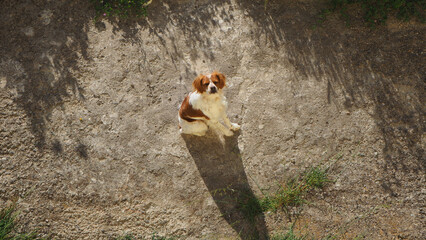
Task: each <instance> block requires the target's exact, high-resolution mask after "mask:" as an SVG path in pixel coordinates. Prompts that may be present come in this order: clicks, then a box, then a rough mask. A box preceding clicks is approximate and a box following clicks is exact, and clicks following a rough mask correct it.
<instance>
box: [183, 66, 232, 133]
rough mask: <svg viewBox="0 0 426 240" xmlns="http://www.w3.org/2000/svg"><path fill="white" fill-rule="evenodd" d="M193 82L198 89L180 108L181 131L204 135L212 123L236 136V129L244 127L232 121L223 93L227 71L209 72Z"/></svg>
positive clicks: (215, 127) (214, 126)
mask: <svg viewBox="0 0 426 240" xmlns="http://www.w3.org/2000/svg"><path fill="white" fill-rule="evenodd" d="M192 86H193V88H194V90H193V91H192V92H191V93H189V94H188V95H187V96H186V97H185V99H184V100H183V102H182V104H181V106H180V109H179V115H178V119H179V128H180V129H179V131H180V133H183V134H192V135H196V136H204V135H205V134H206V132H207V130H208V129H209V127H210V128H213V129H216V130H219V131H220V132H222V133H223V134H224V135H225V136H232V135H233V134H234V133H233V132H232V131H238V130H239V129H240V125H238V124H236V123H231V121H229V118H228V116H227V115H226V109H227V104H228V103H227V102H226V98H225V96H224V95H223V88H224V87H225V86H226V78H225V75H223V74H222V73H219V72H217V71H215V72H213V73H211V74H209V75H202V74H201V75H199V76H198V77H197V78H195V80H194V82H193V83H192ZM220 121H223V123H225V125H226V127H225V126H224V125H223V124H222V123H221V122H220Z"/></svg>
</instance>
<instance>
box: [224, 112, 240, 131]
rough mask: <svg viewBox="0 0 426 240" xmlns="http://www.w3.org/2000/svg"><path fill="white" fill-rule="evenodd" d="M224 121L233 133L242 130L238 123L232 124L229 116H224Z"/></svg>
mask: <svg viewBox="0 0 426 240" xmlns="http://www.w3.org/2000/svg"><path fill="white" fill-rule="evenodd" d="M222 119H223V121H224V122H225V124H226V126H227V127H228V128H229V129H231V130H232V131H237V130H238V129H240V125H238V124H236V123H232V122H231V121H230V120H229V118H228V116H226V114H224V115H223V116H222Z"/></svg>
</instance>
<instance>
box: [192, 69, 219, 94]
mask: <svg viewBox="0 0 426 240" xmlns="http://www.w3.org/2000/svg"><path fill="white" fill-rule="evenodd" d="M225 85H226V79H225V76H224V75H223V74H222V73H218V72H213V73H212V74H209V75H207V76H205V75H200V76H198V77H197V78H196V79H195V80H194V82H193V83H192V86H193V87H194V88H195V90H197V91H198V92H199V93H204V92H206V93H208V94H215V93H217V92H218V91H219V90H221V89H222V88H224V87H225Z"/></svg>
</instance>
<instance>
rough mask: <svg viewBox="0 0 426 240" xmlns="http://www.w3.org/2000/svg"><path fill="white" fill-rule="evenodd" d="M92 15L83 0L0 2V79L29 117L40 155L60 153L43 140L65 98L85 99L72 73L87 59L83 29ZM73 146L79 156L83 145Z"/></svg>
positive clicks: (56, 142)
mask: <svg viewBox="0 0 426 240" xmlns="http://www.w3.org/2000/svg"><path fill="white" fill-rule="evenodd" d="M75 9H79V11H76V10H75ZM93 14H94V12H93V11H91V10H90V5H89V3H88V1H83V0H82V1H50V2H46V1H10V0H5V1H1V3H0V22H1V26H0V33H1V34H0V51H1V54H0V78H5V79H6V87H7V88H9V89H11V91H10V92H11V93H12V94H13V96H11V97H12V99H13V100H14V101H15V102H16V103H17V105H18V106H19V107H20V108H22V109H24V111H25V113H26V115H27V116H28V118H29V120H30V128H31V131H32V133H33V135H34V137H35V145H36V147H37V148H38V149H39V150H40V151H42V150H43V149H45V147H48V148H51V149H52V150H53V151H54V152H56V153H60V152H62V151H63V147H62V143H61V142H60V141H59V140H57V139H56V140H54V141H53V142H52V143H49V141H48V140H47V138H46V131H47V127H46V125H47V124H48V122H49V121H50V118H51V113H52V110H53V109H54V108H57V107H62V106H63V103H64V101H66V100H69V99H77V100H84V91H83V89H82V88H81V87H80V85H79V83H78V79H77V77H76V74H75V73H78V72H79V71H80V69H79V68H78V65H77V63H78V61H79V60H80V59H88V58H89V57H88V55H87V47H88V43H87V25H88V23H89V22H90V20H91V18H92V16H93ZM53 134H54V133H53ZM54 135H55V134H54ZM75 145H76V149H77V150H76V151H77V152H78V153H79V154H80V155H81V152H85V151H82V149H86V147H85V146H84V144H83V143H78V142H76V143H75ZM85 157H87V154H85Z"/></svg>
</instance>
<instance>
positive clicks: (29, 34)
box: [22, 27, 34, 37]
mask: <svg viewBox="0 0 426 240" xmlns="http://www.w3.org/2000/svg"><path fill="white" fill-rule="evenodd" d="M22 32H24V34H25V36H27V37H33V36H34V28H32V27H26V28H24V29H22Z"/></svg>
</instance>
